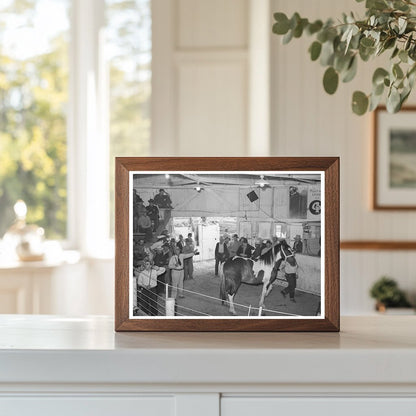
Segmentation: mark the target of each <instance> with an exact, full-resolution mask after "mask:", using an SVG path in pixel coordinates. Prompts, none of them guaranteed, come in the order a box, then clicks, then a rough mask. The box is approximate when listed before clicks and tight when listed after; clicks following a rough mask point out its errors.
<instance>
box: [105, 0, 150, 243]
mask: <svg viewBox="0 0 416 416" xmlns="http://www.w3.org/2000/svg"><path fill="white" fill-rule="evenodd" d="M150 3H151V1H150V0H106V4H107V8H106V12H107V13H106V18H107V57H108V64H109V71H110V74H109V75H110V77H109V78H110V165H111V166H110V213H111V215H110V218H111V224H110V229H111V236H113V234H114V220H113V218H114V157H115V156H146V155H148V154H149V144H150V96H151V59H152V54H151V49H152V29H151V27H152V25H151V4H150ZM146 202H147V201H146Z"/></svg>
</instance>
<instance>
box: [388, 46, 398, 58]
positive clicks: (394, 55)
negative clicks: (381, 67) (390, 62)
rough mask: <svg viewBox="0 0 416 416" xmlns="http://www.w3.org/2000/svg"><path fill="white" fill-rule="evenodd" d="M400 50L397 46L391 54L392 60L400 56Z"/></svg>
mask: <svg viewBox="0 0 416 416" xmlns="http://www.w3.org/2000/svg"><path fill="white" fill-rule="evenodd" d="M399 51H400V49H399V48H398V47H397V46H396V47H395V48H394V50H393V53H392V54H391V57H390V59H394V58H395V57H396V56H397V55H398V54H399Z"/></svg>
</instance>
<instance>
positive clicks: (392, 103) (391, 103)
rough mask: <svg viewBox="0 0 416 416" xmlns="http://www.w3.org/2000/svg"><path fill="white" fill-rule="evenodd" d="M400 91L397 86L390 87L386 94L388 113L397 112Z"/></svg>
mask: <svg viewBox="0 0 416 416" xmlns="http://www.w3.org/2000/svg"><path fill="white" fill-rule="evenodd" d="M400 100H401V97H400V93H399V91H398V90H397V88H394V87H393V88H392V89H391V92H390V94H389V95H388V96H387V102H386V107H387V111H388V112H389V113H397V111H398V110H399V109H400Z"/></svg>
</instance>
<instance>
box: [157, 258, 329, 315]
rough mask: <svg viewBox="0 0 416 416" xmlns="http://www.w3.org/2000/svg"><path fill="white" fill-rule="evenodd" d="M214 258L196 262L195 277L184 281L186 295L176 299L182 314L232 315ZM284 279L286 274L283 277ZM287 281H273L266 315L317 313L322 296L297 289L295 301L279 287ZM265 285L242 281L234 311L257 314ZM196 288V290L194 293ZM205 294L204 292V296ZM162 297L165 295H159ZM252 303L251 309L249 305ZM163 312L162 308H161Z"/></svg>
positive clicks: (178, 311)
mask: <svg viewBox="0 0 416 416" xmlns="http://www.w3.org/2000/svg"><path fill="white" fill-rule="evenodd" d="M214 265H215V261H214V260H210V261H201V262H195V263H194V278H193V279H192V280H186V281H185V283H184V289H185V290H184V295H185V297H184V298H178V299H177V313H178V315H179V316H204V315H211V316H229V315H230V314H229V311H228V305H227V304H226V303H225V304H224V305H222V303H221V300H220V299H219V293H220V279H219V277H217V276H215V273H214ZM281 278H282V279H284V278H283V277H281ZM283 285H284V283H283V281H280V282H279V283H277V284H274V285H273V290H272V291H271V293H270V294H269V296H267V298H266V300H265V302H264V303H265V309H264V310H263V311H262V312H263V315H266V316H285V315H286V314H289V315H302V316H315V315H316V314H317V312H318V311H319V310H320V309H319V308H320V300H321V297H320V296H317V295H313V294H310V293H305V292H301V291H299V290H297V291H296V294H295V300H296V303H294V302H292V301H290V299H289V296H286V297H284V296H283V295H282V294H281V293H280V291H281V290H282V289H283V287H284V286H283ZM261 291H262V286H249V285H245V284H242V285H241V286H240V288H239V290H238V292H237V294H236V296H235V298H234V302H235V311H236V314H237V315H240V316H248V315H249V314H250V316H257V315H258V314H259V309H258V306H259V300H260V295H261ZM195 292H196V293H195ZM200 294H203V295H205V296H202V295H200ZM160 300H162V299H160ZM250 306H251V309H250ZM160 314H161V315H164V313H163V311H160Z"/></svg>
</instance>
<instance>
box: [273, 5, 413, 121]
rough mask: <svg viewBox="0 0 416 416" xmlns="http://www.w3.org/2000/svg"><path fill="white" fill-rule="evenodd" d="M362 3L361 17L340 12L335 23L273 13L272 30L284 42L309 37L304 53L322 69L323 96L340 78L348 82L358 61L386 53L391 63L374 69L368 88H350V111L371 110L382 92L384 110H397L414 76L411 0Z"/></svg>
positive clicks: (329, 92)
mask: <svg viewBox="0 0 416 416" xmlns="http://www.w3.org/2000/svg"><path fill="white" fill-rule="evenodd" d="M356 1H357V2H359V3H360V2H362V1H363V0H356ZM365 7H366V18H365V19H356V18H355V16H354V15H353V14H352V13H350V14H349V15H346V14H344V15H343V16H344V18H343V19H342V20H339V19H338V23H339V24H337V25H334V21H333V20H332V19H329V20H327V21H326V22H325V23H324V22H323V21H321V20H316V21H314V22H309V20H308V19H306V18H302V17H301V16H300V15H299V14H298V13H295V14H294V15H293V16H292V17H291V18H290V19H289V18H288V17H287V16H286V15H285V14H284V13H275V14H274V18H275V20H276V23H275V24H274V25H273V32H274V33H275V34H277V35H283V43H284V44H286V43H289V42H290V41H291V40H292V39H293V38H299V37H301V36H303V35H304V34H308V35H310V36H313V37H314V38H315V39H314V41H313V43H312V44H311V46H310V48H309V53H310V57H311V59H312V60H313V61H317V60H319V62H320V64H321V65H322V66H324V67H325V68H326V70H325V73H324V77H323V86H324V89H325V91H326V92H327V93H328V94H334V93H335V92H336V90H337V88H338V84H339V81H340V80H341V81H342V82H350V81H351V80H352V79H353V78H354V77H355V75H356V73H357V61H358V60H362V61H364V62H367V61H369V60H370V59H373V58H375V57H377V56H379V55H382V54H383V53H387V52H389V50H390V51H392V53H391V56H390V60H391V62H392V63H391V65H390V66H389V67H388V68H382V67H380V68H377V69H376V70H375V71H374V74H373V79H372V92H371V93H370V94H365V93H363V92H361V91H355V92H354V94H353V99H352V110H353V111H354V112H355V113H356V114H359V115H362V114H365V113H366V112H367V111H372V110H374V109H375V108H376V107H377V106H378V104H379V103H380V101H381V99H382V98H383V96H384V95H385V93H386V92H387V96H386V105H387V109H388V110H389V111H390V112H397V111H399V110H400V109H401V107H402V105H403V103H404V102H405V101H406V100H407V98H408V97H409V94H410V92H411V91H412V89H413V86H414V83H415V78H416V39H415V38H414V37H416V3H414V2H413V1H411V0H366V3H365ZM386 87H387V88H386Z"/></svg>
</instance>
